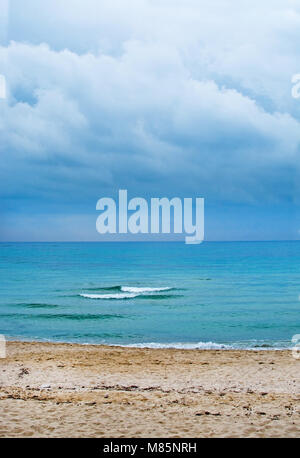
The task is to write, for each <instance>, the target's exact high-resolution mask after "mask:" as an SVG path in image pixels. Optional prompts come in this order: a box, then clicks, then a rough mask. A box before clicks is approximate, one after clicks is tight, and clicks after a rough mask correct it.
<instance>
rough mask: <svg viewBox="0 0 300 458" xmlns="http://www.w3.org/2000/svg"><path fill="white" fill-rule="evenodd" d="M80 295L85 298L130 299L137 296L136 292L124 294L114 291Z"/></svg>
mask: <svg viewBox="0 0 300 458" xmlns="http://www.w3.org/2000/svg"><path fill="white" fill-rule="evenodd" d="M80 296H81V297H85V298H87V299H132V298H134V297H137V296H138V294H130V293H129V294H126V293H116V294H80Z"/></svg>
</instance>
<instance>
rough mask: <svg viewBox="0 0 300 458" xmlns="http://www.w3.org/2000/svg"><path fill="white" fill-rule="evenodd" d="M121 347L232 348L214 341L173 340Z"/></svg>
mask: <svg viewBox="0 0 300 458" xmlns="http://www.w3.org/2000/svg"><path fill="white" fill-rule="evenodd" d="M122 346H123V347H130V348H154V349H159V348H177V349H182V350H232V349H233V347H232V346H231V345H225V344H218V343H216V342H197V343H183V342H174V343H155V342H149V343H136V344H128V345H122Z"/></svg>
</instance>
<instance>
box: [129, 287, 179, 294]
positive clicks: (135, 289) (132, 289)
mask: <svg viewBox="0 0 300 458" xmlns="http://www.w3.org/2000/svg"><path fill="white" fill-rule="evenodd" d="M171 289H172V288H170V287H164V288H150V287H146V288H139V287H135V286H121V291H123V292H124V293H137V294H142V293H159V292H160V291H170V290H171Z"/></svg>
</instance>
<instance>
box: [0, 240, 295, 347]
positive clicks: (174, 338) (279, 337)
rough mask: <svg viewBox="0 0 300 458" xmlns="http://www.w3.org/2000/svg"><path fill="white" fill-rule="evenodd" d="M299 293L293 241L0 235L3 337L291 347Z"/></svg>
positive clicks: (153, 344) (0, 326)
mask: <svg viewBox="0 0 300 458" xmlns="http://www.w3.org/2000/svg"><path fill="white" fill-rule="evenodd" d="M299 295H300V241H289V242H203V243H201V244H200V245H186V244H184V243H183V242H153V243H151V242H132V243H125V242H114V243H112V242H107V243H102V242H99V243H97V242H95V243H94V242H82V243H81V242H78V243H72V242H71V243H1V244H0V334H2V335H4V336H5V338H6V339H8V340H14V339H15V340H29V341H50V342H72V343H82V344H88V343H90V344H106V345H121V346H133V347H150V348H187V349H225V350H226V349H231V348H234V349H258V348H262V349H281V348H291V347H292V346H293V343H292V338H293V336H295V335H297V334H300V302H299ZM299 337H300V336H299Z"/></svg>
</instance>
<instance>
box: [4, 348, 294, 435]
mask: <svg viewBox="0 0 300 458" xmlns="http://www.w3.org/2000/svg"><path fill="white" fill-rule="evenodd" d="M299 367H300V361H299V360H296V359H294V358H293V357H292V355H291V351H290V350H272V349H270V350H268V351H265V350H226V351H223V350H220V349H214V350H207V349H204V350H197V351H194V350H188V349H165V348H164V349H149V348H133V347H121V346H107V345H98V344H87V345H85V344H84V345H82V344H78V343H74V344H68V343H49V342H28V341H26V342H24V341H7V357H6V358H5V359H0V408H1V412H2V416H1V420H0V436H1V437H182V438H184V437H298V436H299V434H300V378H299Z"/></svg>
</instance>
